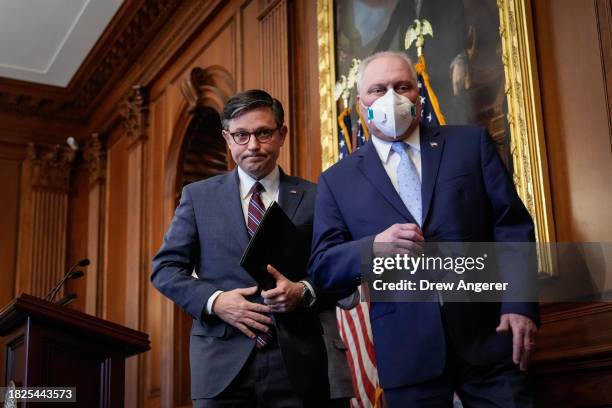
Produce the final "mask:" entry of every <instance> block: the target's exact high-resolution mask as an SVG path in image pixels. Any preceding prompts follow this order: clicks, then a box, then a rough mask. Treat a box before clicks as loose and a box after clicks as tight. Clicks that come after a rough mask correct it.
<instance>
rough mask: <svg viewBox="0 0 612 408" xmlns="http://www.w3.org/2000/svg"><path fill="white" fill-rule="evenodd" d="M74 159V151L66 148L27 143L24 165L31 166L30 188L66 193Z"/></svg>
mask: <svg viewBox="0 0 612 408" xmlns="http://www.w3.org/2000/svg"><path fill="white" fill-rule="evenodd" d="M74 157H75V152H74V150H72V149H70V148H67V147H60V146H59V145H55V146H51V147H48V146H43V145H37V144H35V143H29V144H28V153H27V163H26V165H28V164H29V165H30V166H31V172H32V173H31V174H32V178H31V183H32V187H34V188H35V189H45V190H56V191H61V192H66V193H67V192H68V190H69V188H70V172H71V171H72V162H73V161H74Z"/></svg>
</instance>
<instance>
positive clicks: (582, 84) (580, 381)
mask: <svg viewBox="0 0 612 408" xmlns="http://www.w3.org/2000/svg"><path fill="white" fill-rule="evenodd" d="M532 4H533V12H534V24H535V30H534V33H535V38H536V46H537V47H536V48H537V54H538V66H539V77H540V89H541V93H542V107H543V115H544V130H545V136H546V146H547V150H548V162H549V173H550V175H551V192H552V199H553V211H554V218H555V222H556V227H557V239H558V241H559V242H598V241H600V242H601V241H603V242H608V245H609V242H610V241H612V211H610V208H611V205H610V203H612V177H611V175H612V143H611V140H612V139H611V136H612V131H611V126H610V123H611V119H612V118H611V110H610V101H609V98H610V95H609V92H608V90H609V89H612V77H611V74H610V58H611V55H612V42H611V41H610V32H611V28H612V26H611V20H610V15H611V13H610V11H611V4H610V1H609V0H594V1H580V2H575V1H571V0H537V1H532ZM605 262H606V261H605V260H604V262H603V264H602V265H600V266H598V267H594V266H593V265H588V264H587V263H583V264H582V265H580V264H576V263H572V264H567V263H564V264H562V265H560V272H559V277H558V281H559V282H557V283H562V282H572V284H575V285H578V284H580V282H587V283H589V284H591V285H596V286H599V289H600V290H606V289H607V290H608V291H609V290H610V289H612V286H611V282H612V270H610V265H609V262H610V260H607V262H608V266H606V263H605ZM595 263H597V262H595ZM606 281H607V283H606ZM542 312H543V316H542V328H541V331H540V334H539V336H538V338H539V341H538V343H539V345H538V353H537V354H536V357H535V364H534V366H533V370H532V375H533V377H534V381H535V390H536V394H537V398H538V406H542V407H561V406H564V407H565V406H567V407H570V406H571V407H574V406H611V405H612V304H610V303H596V304H586V303H583V304H566V305H554V304H551V305H545V306H544V307H543V308H542Z"/></svg>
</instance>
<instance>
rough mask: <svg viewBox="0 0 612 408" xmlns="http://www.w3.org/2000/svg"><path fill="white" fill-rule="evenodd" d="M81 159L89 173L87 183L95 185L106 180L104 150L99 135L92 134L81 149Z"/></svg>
mask: <svg viewBox="0 0 612 408" xmlns="http://www.w3.org/2000/svg"><path fill="white" fill-rule="evenodd" d="M83 159H84V160H85V165H86V167H87V171H88V172H89V182H90V183H92V184H93V183H96V182H101V181H103V180H105V179H106V148H105V147H104V146H103V145H102V141H101V140H100V135H99V134H98V133H93V134H92V135H91V137H90V138H89V139H87V141H86V142H85V146H84V147H83Z"/></svg>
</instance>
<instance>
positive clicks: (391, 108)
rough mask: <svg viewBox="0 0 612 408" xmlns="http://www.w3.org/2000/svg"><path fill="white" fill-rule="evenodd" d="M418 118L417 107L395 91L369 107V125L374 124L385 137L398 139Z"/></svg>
mask: <svg viewBox="0 0 612 408" xmlns="http://www.w3.org/2000/svg"><path fill="white" fill-rule="evenodd" d="M415 116H416V105H415V104H414V103H412V101H411V100H410V99H408V98H406V97H405V96H403V95H399V94H398V93H396V92H395V91H394V90H393V89H389V90H388V91H387V93H386V94H385V95H384V96H383V97H381V98H378V99H377V100H376V101H374V103H373V104H372V105H371V106H369V107H368V123H372V124H374V125H375V126H376V127H377V128H378V130H380V131H381V132H382V134H383V135H385V136H387V137H390V138H393V139H397V138H398V137H400V136H401V135H403V134H404V133H405V132H406V130H408V128H409V127H410V124H411V123H412V121H413V120H414V118H415Z"/></svg>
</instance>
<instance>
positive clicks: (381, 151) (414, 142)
mask: <svg viewBox="0 0 612 408" xmlns="http://www.w3.org/2000/svg"><path fill="white" fill-rule="evenodd" d="M403 142H404V143H406V144H408V145H410V147H412V148H413V149H415V150H416V151H417V152H418V153H420V152H421V142H420V131H419V126H417V127H416V128H415V129H414V130H413V131H412V133H411V134H410V136H408V137H407V138H406V139H404V140H403ZM372 143H373V144H374V148H375V149H376V152H377V153H378V157H380V161H382V162H383V163H385V164H386V163H387V161H388V160H389V156H390V155H391V145H393V142H387V141H386V140H381V139H379V138H377V137H376V136H372Z"/></svg>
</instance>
